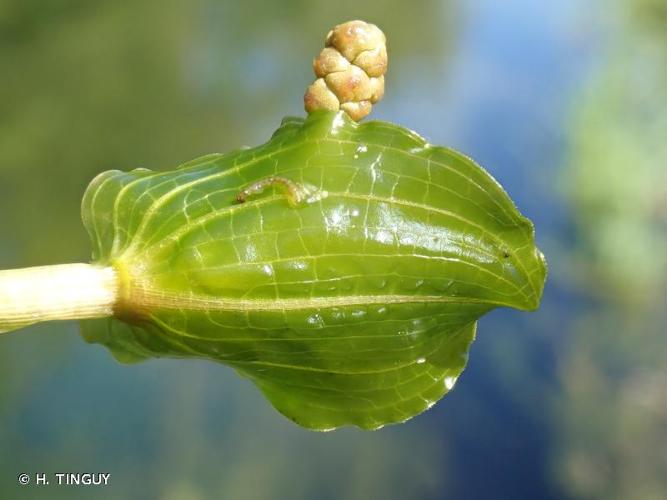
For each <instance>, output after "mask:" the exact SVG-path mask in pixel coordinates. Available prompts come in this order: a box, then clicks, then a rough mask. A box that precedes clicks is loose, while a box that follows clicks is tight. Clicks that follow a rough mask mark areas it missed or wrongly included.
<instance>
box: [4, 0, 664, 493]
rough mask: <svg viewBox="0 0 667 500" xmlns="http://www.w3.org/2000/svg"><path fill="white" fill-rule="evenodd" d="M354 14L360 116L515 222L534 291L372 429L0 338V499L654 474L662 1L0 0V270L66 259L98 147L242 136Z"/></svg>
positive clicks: (268, 115)
mask: <svg viewBox="0 0 667 500" xmlns="http://www.w3.org/2000/svg"><path fill="white" fill-rule="evenodd" d="M353 18H363V19H365V20H368V21H371V22H374V23H376V24H378V25H379V26H381V27H382V28H383V29H384V31H385V33H386V34H387V35H388V38H389V51H390V71H389V74H388V80H387V95H386V97H385V100H384V101H383V102H382V103H380V104H379V105H378V106H376V107H375V108H374V111H373V114H374V117H375V118H379V119H385V120H390V121H393V122H396V123H399V124H401V125H405V126H407V127H410V128H413V129H415V130H417V131H419V132H420V133H421V134H422V135H424V136H426V137H427V138H428V139H429V140H430V141H431V142H433V143H436V144H443V145H448V146H453V147H455V148H457V149H460V150H462V151H464V152H466V153H467V154H469V155H471V156H472V157H474V158H475V159H476V160H478V161H479V162H480V163H481V164H482V165H484V166H485V167H486V168H487V169H488V170H489V171H490V172H491V173H492V174H493V175H494V176H495V177H496V178H497V179H498V180H499V181H500V182H501V183H502V184H503V185H504V186H505V188H506V189H507V190H508V192H509V193H510V195H511V196H512V197H513V198H514V199H515V201H516V203H517V205H518V206H519V208H520V209H521V211H522V212H523V213H524V214H525V215H527V216H528V217H530V218H531V219H532V220H533V221H534V222H535V224H536V227H537V239H538V243H539V245H540V247H541V248H542V250H543V251H544V253H545V254H546V256H547V259H548V261H549V264H550V276H549V281H548V283H547V287H546V290H545V296H544V302H543V305H542V307H541V309H540V310H539V311H538V312H536V313H532V314H527V313H519V312H516V311H509V310H498V311H495V312H493V313H492V314H490V315H488V316H487V317H485V318H483V319H482V320H481V322H480V325H479V330H478V337H477V341H476V342H475V344H474V345H473V348H472V351H471V357H470V362H469V365H468V368H467V370H466V371H465V372H464V374H463V376H462V377H461V379H460V380H459V382H458V384H457V387H456V388H455V390H454V391H453V392H452V393H450V394H449V395H448V396H447V397H445V398H444V400H443V401H441V402H440V403H439V404H437V405H436V406H435V407H434V408H433V409H431V410H430V411H428V412H426V413H425V414H423V415H421V416H419V417H417V418H414V419H413V420H411V421H409V422H408V423H406V424H403V425H398V426H393V427H388V428H385V429H383V430H381V431H378V432H362V431H358V430H356V429H344V430H340V431H336V432H332V433H327V434H320V433H312V432H308V431H305V430H302V429H300V428H298V427H296V426H295V425H293V424H292V423H290V422H289V421H287V420H286V419H284V418H283V417H282V416H280V415H279V414H278V413H277V412H276V411H275V410H273V409H272V408H271V407H270V405H269V404H268V403H267V402H266V401H265V400H264V399H263V397H262V396H261V395H260V393H259V391H257V390H256V389H255V388H254V387H253V386H252V385H251V383H250V382H249V381H247V380H242V379H241V378H239V377H238V376H237V375H236V374H235V373H234V372H233V371H232V370H231V369H228V368H226V367H224V366H221V365H216V364H213V363H207V362H203V361H201V362H200V361H176V360H160V361H151V362H147V363H144V364H140V365H135V366H122V365H119V364H118V363H116V362H115V361H114V360H113V359H112V357H111V356H110V355H109V353H108V352H107V351H106V350H105V349H104V348H103V347H101V346H98V345H87V344H85V343H84V342H83V340H82V339H81V338H80V337H79V334H78V327H77V325H76V324H75V323H59V324H45V325H39V326H35V327H31V328H27V329H25V330H24V331H22V332H20V333H13V334H9V335H5V336H2V337H0V497H1V498H28V499H29V498H44V497H46V496H48V497H49V498H67V499H91V498H101V499H106V498H109V499H112V498H113V499H117V498H142V499H146V498H156V499H164V500H180V499H182V500H199V499H206V498H225V499H227V498H229V499H245V498H250V499H294V500H297V499H313V498H317V499H323V500H326V499H339V498H345V499H371V498H382V499H394V498H395V499H407V498H410V499H440V498H452V499H463V498H465V499H482V498H483V499H488V498H494V499H505V498H507V499H538V498H539V499H556V498H558V499H561V498H564V499H567V498H572V499H577V498H601V499H602V498H604V499H640V500H643V499H663V498H666V497H667V328H666V326H667V307H665V305H666V304H665V293H666V292H667V2H666V1H665V0H606V1H603V0H598V1H596V0H588V1H577V0H559V1H530V0H508V1H504V2H497V1H494V0H466V1H463V0H458V1H457V0H440V1H436V0H427V1H424V2H406V1H404V0H386V1H368V2H359V1H357V0H336V1H335V2H332V1H319V0H317V1H316V0H308V1H305V0H291V1H284V2H273V3H272V2H261V1H258V0H246V1H244V2H224V1H215V0H161V1H158V0H134V1H133V2H117V1H112V0H96V1H89V0H0V214H1V215H0V268H11V267H22V266H31V265H42V264H55V263H63V262H76V261H86V260H88V257H89V243H88V241H87V237H86V235H85V232H84V230H83V227H82V224H81V222H80V216H79V203H80V200H81V196H82V194H83V191H84V189H85V187H86V185H87V183H88V182H89V181H90V180H91V179H92V178H93V177H94V176H95V175H96V174H97V173H99V172H101V171H103V170H107V169H111V168H119V169H124V170H126V169H131V168H135V167H147V168H151V169H167V168H171V167H174V166H175V165H177V164H179V163H181V162H183V161H186V160H189V159H191V158H194V157H196V156H200V155H202V154H205V153H210V152H225V151H229V150H231V149H235V148H238V147H240V146H243V145H256V144H259V143H261V142H263V141H265V140H266V139H267V138H268V136H269V135H270V134H271V132H272V131H273V130H274V129H275V128H276V127H277V125H278V124H279V122H280V120H281V118H282V117H283V116H284V115H289V114H297V115H298V114H303V112H302V100H301V98H302V94H303V91H304V89H305V87H306V85H307V84H308V83H309V82H310V81H311V80H312V72H311V67H310V61H311V59H312V58H313V57H314V56H315V55H316V54H317V53H318V52H319V50H320V48H321V45H322V41H323V37H324V34H325V33H326V31H327V30H328V29H329V28H330V27H332V26H333V25H335V24H337V23H340V22H343V21H346V20H348V19H353ZM21 472H30V473H35V472H48V473H51V474H52V473H55V472H109V473H111V485H110V486H108V487H106V488H95V489H90V488H66V487H60V488H58V487H48V488H43V487H42V488H41V489H40V488H39V487H37V486H28V487H23V488H20V487H19V486H18V485H17V481H16V477H17V475H18V474H19V473H21Z"/></svg>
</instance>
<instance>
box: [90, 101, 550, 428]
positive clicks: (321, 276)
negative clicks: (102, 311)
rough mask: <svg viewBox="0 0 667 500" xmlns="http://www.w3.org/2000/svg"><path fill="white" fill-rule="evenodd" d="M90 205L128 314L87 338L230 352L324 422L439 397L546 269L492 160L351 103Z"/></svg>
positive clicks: (124, 353) (113, 185)
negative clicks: (484, 333) (489, 322)
mask: <svg viewBox="0 0 667 500" xmlns="http://www.w3.org/2000/svg"><path fill="white" fill-rule="evenodd" d="M239 200H241V201H245V202H244V203H240V202H239ZM82 211H83V218H84V222H85V225H86V228H87V230H88V232H89V233H90V236H91V239H92V242H93V256H94V260H95V261H97V262H100V263H104V264H108V265H112V266H114V268H115V269H116V270H117V272H118V274H119V276H120V278H121V283H122V286H121V297H120V300H119V302H118V304H117V307H116V317H117V319H113V320H109V321H104V322H103V324H102V327H101V328H99V327H98V328H86V329H85V331H84V336H85V338H86V339H87V340H89V341H91V342H100V343H103V344H105V345H107V346H108V347H109V348H110V349H111V351H112V352H113V353H114V355H115V356H116V357H117V358H118V359H119V360H121V361H126V362H130V361H138V360H141V359H146V358H151V357H161V356H169V357H199V358H206V359H212V360H215V361H220V362H222V363H225V364H227V365H229V366H232V367H234V368H235V369H236V370H237V371H238V372H239V373H240V374H242V375H243V376H246V377H248V378H250V379H251V380H252V381H253V382H254V383H255V384H257V386H258V387H259V388H260V389H261V390H262V392H263V393H264V394H265V395H266V397H267V398H268V399H269V400H270V401H271V403H272V404H273V405H274V406H275V407H276V408H277V409H278V410H279V411H281V412H282V413H284V414H285V415H286V416H287V417H289V418H290V419H292V420H294V421H295V422H297V423H299V424H301V425H303V426H305V427H308V428H312V429H319V430H324V429H330V428H335V427H339V426H342V425H349V424H353V425H357V426H359V427H362V428H365V429H375V428H379V427H381V426H382V425H384V424H387V423H395V422H401V421H404V420H406V419H408V418H410V417H412V416H414V415H416V414H418V413H420V412H422V411H424V410H425V409H427V408H429V407H430V406H432V405H433V404H434V403H435V402H436V401H437V400H438V399H440V398H441V397H442V396H443V395H444V394H445V393H446V392H447V391H448V390H449V389H451V387H452V386H453V385H454V383H455V381H456V379H457V377H458V376H459V375H460V373H461V371H462V370H463V368H464V366H465V363H466V360H467V355H468V349H469V347H470V344H471V342H472V340H473V339H474V336H475V326H476V321H477V319H478V318H479V317H480V316H482V315H483V314H484V313H486V312H487V311H489V310H490V309H493V308H494V307H497V306H509V307H514V308H517V309H523V310H532V309H535V308H537V306H538V304H539V301H540V297H541V294H542V288H543V285H544V280H545V275H546V268H545V263H544V259H543V256H542V254H541V253H540V252H539V250H538V249H537V248H536V246H535V243H534V231H533V226H532V224H531V223H530V221H528V220H527V219H526V218H524V217H523V216H522V215H521V214H519V212H518V211H517V209H516V207H515V206H514V204H513V203H512V201H511V200H510V198H509V197H508V195H507V194H506V193H505V192H504V191H503V189H502V188H501V187H500V185H499V184H498V183H497V182H496V181H495V180H494V179H493V178H492V177H491V176H490V175H489V174H488V173H487V172H486V171H484V170H483V169H482V168H481V167H479V166H478V165H476V164H475V163H474V162H473V161H471V160H470V159H469V158H467V157H465V156H463V155H461V154H460V153H457V152H455V151H453V150H451V149H446V148H442V147H437V146H431V145H429V144H427V143H426V142H425V141H424V140H423V139H422V138H421V137H419V136H418V135H417V134H415V133H414V132H411V131H409V130H406V129H404V128H401V127H398V126H396V125H393V124H390V123H385V122H379V121H370V122H366V123H363V124H357V123H354V122H352V121H351V120H349V119H348V118H347V116H346V115H345V114H344V113H332V112H324V111H322V112H315V113H312V114H311V115H309V117H308V118H307V119H305V120H303V119H300V118H287V119H285V120H284V121H283V124H282V125H281V127H280V128H279V129H278V130H277V131H276V132H275V134H274V135H273V137H272V138H271V140H270V141H269V142H267V143H266V144H264V145H262V146H259V147H256V148H252V149H245V150H239V151H235V152H232V153H229V154H226V155H209V156H205V157H203V158H200V159H198V160H194V161H191V162H189V163H187V164H185V165H183V166H181V167H179V168H178V169H176V170H174V171H170V172H164V173H157V172H151V171H149V170H145V169H140V170H134V171H132V172H129V173H125V172H120V171H111V172H105V173H103V174H101V175H99V176H98V177H97V178H96V179H95V180H93V182H92V183H91V185H90V187H89V188H88V190H87V192H86V195H85V197H84V200H83V210H82ZM98 326H99V325H98Z"/></svg>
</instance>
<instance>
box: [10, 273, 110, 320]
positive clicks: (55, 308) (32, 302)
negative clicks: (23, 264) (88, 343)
mask: <svg viewBox="0 0 667 500" xmlns="http://www.w3.org/2000/svg"><path fill="white" fill-rule="evenodd" d="M117 295H118V277H117V276H116V272H115V271H114V269H113V268H111V267H101V266H94V265H91V264H62V265H57V266H41V267H27V268H24V269H10V270H7V271H0V333H3V332H8V331H10V330H15V329H17V328H21V327H23V326H27V325H30V324H32V323H38V322H40V321H51V320H65V319H85V318H100V317H105V316H111V315H112V314H113V306H114V303H115V302H116V298H117Z"/></svg>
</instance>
